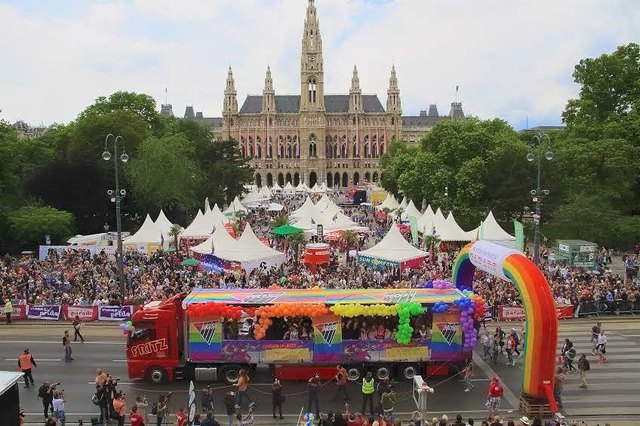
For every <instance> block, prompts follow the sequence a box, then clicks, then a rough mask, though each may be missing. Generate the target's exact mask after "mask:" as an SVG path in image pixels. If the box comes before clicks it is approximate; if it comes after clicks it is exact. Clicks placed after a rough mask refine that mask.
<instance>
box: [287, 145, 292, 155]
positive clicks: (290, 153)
mask: <svg viewBox="0 0 640 426" xmlns="http://www.w3.org/2000/svg"><path fill="white" fill-rule="evenodd" d="M287 158H293V147H292V146H291V144H290V143H288V144H287Z"/></svg>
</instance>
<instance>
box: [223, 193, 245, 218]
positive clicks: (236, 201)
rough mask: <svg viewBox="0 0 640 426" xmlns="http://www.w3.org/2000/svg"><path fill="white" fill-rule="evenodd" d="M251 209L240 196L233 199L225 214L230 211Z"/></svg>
mask: <svg viewBox="0 0 640 426" xmlns="http://www.w3.org/2000/svg"><path fill="white" fill-rule="evenodd" d="M248 211H249V210H247V208H246V207H245V206H243V205H242V203H241V202H240V200H239V199H238V197H237V196H236V198H234V199H233V201H232V202H231V204H229V208H228V209H226V210H225V211H224V213H225V214H228V213H236V212H245V213H247V212H248Z"/></svg>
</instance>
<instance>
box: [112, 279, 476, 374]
mask: <svg viewBox="0 0 640 426" xmlns="http://www.w3.org/2000/svg"><path fill="white" fill-rule="evenodd" d="M428 285H429V286H430V287H432V288H413V289H379V290H378V289H354V290H348V289H347V290H325V289H305V290H288V289H275V288H270V289H238V290H224V289H194V290H193V292H192V293H191V294H189V295H185V294H184V293H183V294H180V295H176V296H174V297H173V298H170V299H168V300H164V301H154V302H151V303H148V304H146V305H145V306H144V307H143V308H142V309H139V310H138V311H136V312H135V313H134V314H133V315H132V317H131V321H130V322H128V323H127V324H128V325H126V326H124V325H123V326H122V327H121V328H123V330H124V333H125V334H126V335H127V349H126V353H127V368H128V372H129V377H130V378H131V379H143V380H147V381H149V382H152V383H162V382H171V381H174V380H177V379H181V378H189V379H195V380H201V381H217V380H221V381H224V382H226V383H233V382H235V381H236V379H237V377H238V372H239V371H240V369H243V368H245V369H248V370H252V369H255V368H256V367H269V368H270V369H271V371H272V374H273V375H274V376H276V377H279V378H281V379H288V380H297V379H300V380H302V379H304V380H306V379H308V378H309V377H311V376H312V375H313V374H315V373H318V374H320V375H321V377H327V378H331V377H333V376H334V375H335V366H336V364H342V365H344V366H345V368H346V369H347V372H348V375H349V378H350V379H351V380H358V379H359V378H360V377H361V376H362V374H363V372H365V371H373V372H374V374H375V376H376V377H378V378H379V379H384V378H394V377H395V378H398V379H406V380H411V379H413V376H415V375H417V374H423V373H427V374H449V373H451V372H454V371H458V370H459V369H460V368H461V366H462V365H464V362H465V360H466V359H467V358H469V357H470V356H471V351H472V348H473V345H474V344H475V339H476V333H475V330H474V317H476V318H480V317H481V314H483V313H484V302H483V301H482V299H481V298H480V297H479V296H477V295H474V294H472V293H470V292H468V291H467V292H463V291H460V290H457V289H455V288H452V286H451V285H450V283H446V282H444V281H441V282H435V284H433V283H431V282H429V284H428ZM433 285H435V288H433ZM292 324H296V325H297V327H292ZM476 324H477V322H476ZM363 325H364V327H363ZM423 325H424V328H423ZM385 327H386V330H385ZM125 328H126V329H125ZM362 328H365V329H367V330H369V333H362V332H361V331H358V330H361V329H362ZM425 329H426V331H427V332H426V333H425ZM420 330H422V333H420V332H419V331H420Z"/></svg>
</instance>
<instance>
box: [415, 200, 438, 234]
mask: <svg viewBox="0 0 640 426" xmlns="http://www.w3.org/2000/svg"><path fill="white" fill-rule="evenodd" d="M434 217H435V213H434V212H433V209H432V208H431V204H429V205H428V206H427V208H426V210H425V211H424V213H423V214H422V216H420V217H419V218H418V231H420V232H422V233H423V234H431V233H432V232H433V219H434Z"/></svg>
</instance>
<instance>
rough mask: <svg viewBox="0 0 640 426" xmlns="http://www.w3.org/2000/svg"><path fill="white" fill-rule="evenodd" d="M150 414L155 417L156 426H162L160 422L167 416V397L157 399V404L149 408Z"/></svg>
mask: <svg viewBox="0 0 640 426" xmlns="http://www.w3.org/2000/svg"><path fill="white" fill-rule="evenodd" d="M151 414H152V415H154V416H156V426H162V421H163V420H164V418H165V417H166V416H167V414H169V398H168V397H167V395H160V396H159V397H158V402H156V403H155V404H153V406H152V407H151Z"/></svg>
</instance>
